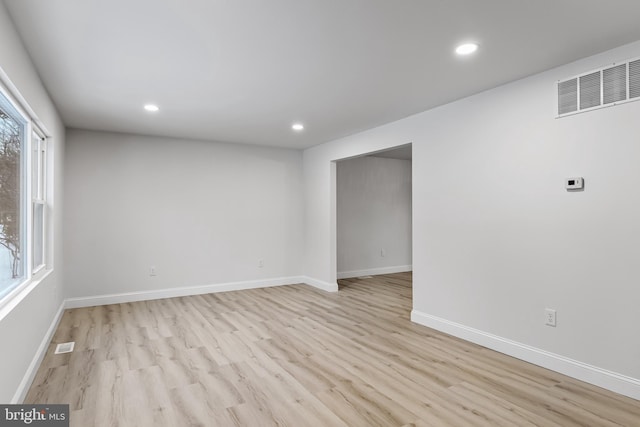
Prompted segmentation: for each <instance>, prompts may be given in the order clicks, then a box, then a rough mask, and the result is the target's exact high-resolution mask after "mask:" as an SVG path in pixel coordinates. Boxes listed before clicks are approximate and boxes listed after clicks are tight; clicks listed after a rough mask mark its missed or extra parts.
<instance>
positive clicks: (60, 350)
mask: <svg viewBox="0 0 640 427" xmlns="http://www.w3.org/2000/svg"><path fill="white" fill-rule="evenodd" d="M75 345H76V343H75V342H73V341H72V342H64V343H62V344H58V345H57V346H56V352H55V354H64V353H71V352H72V351H73V347H75Z"/></svg>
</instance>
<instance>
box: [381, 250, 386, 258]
mask: <svg viewBox="0 0 640 427" xmlns="http://www.w3.org/2000/svg"><path fill="white" fill-rule="evenodd" d="M380 256H381V257H382V258H384V257H385V256H387V252H386V251H385V250H384V249H380Z"/></svg>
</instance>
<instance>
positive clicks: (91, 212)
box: [65, 111, 303, 298]
mask: <svg viewBox="0 0 640 427" xmlns="http://www.w3.org/2000/svg"><path fill="white" fill-rule="evenodd" d="M140 114H141V115H143V114H144V112H143V111H141V113H140ZM157 118H158V119H161V117H160V116H158V117H157ZM141 119H142V118H141ZM67 132H68V134H67V151H66V153H67V158H66V177H65V178H66V181H65V184H66V189H65V196H66V204H67V207H68V209H67V212H68V214H67V215H66V219H65V221H66V222H65V224H66V227H67V228H66V230H67V232H66V233H65V253H66V260H67V262H66V264H65V267H66V268H65V274H66V278H67V284H68V289H69V292H68V297H69V298H81V297H96V296H101V295H110V296H113V295H119V294H129V293H136V292H138V293H140V292H143V293H144V292H149V291H153V292H156V291H161V290H171V292H175V288H181V287H184V288H191V287H197V286H208V285H217V284H225V285H226V284H229V283H237V282H252V281H260V280H266V279H274V278H288V277H291V276H299V275H300V274H301V273H302V258H301V254H302V251H303V222H302V221H303V214H302V209H303V198H302V153H301V152H300V151H299V150H286V149H275V148H260V147H254V146H249V145H238V144H222V143H215V142H203V141H190V140H175V139H167V138H157V137H144V136H134V135H125V134H115V133H102V132H91V131H83V130H72V129H70V130H68V131H67ZM260 260H263V266H262V267H260V266H259V261H260ZM152 266H153V267H155V269H156V275H155V276H151V275H150V268H151V267H152Z"/></svg>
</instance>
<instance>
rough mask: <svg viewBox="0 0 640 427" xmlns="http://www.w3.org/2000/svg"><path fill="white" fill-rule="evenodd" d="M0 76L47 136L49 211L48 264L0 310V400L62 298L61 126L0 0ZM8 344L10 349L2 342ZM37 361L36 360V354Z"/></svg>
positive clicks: (24, 372) (10, 393) (21, 384)
mask: <svg viewBox="0 0 640 427" xmlns="http://www.w3.org/2000/svg"><path fill="white" fill-rule="evenodd" d="M0 70H1V71H0V78H2V80H3V83H4V84H5V85H9V86H11V87H10V89H11V90H12V91H13V92H14V95H15V96H18V97H19V98H22V100H24V101H26V103H27V104H28V105H27V107H28V108H29V109H30V110H31V112H32V113H33V114H35V115H36V116H37V118H38V119H39V121H40V124H41V125H42V126H43V127H44V128H45V129H46V131H47V133H48V136H50V137H51V138H52V139H51V143H52V145H51V146H50V147H49V148H50V151H49V156H50V159H49V160H50V162H51V163H50V164H52V165H53V168H50V172H52V175H51V176H50V182H52V183H53V185H52V186H51V187H50V188H49V190H50V193H49V201H50V203H51V206H52V207H53V209H54V216H53V217H52V218H50V221H49V223H48V226H49V230H50V241H49V243H50V245H49V259H48V263H49V265H50V266H51V265H53V267H54V270H53V271H52V272H51V273H50V274H49V275H48V276H47V277H46V278H45V279H44V280H42V281H41V282H40V283H38V284H37V286H35V288H33V289H32V290H31V291H30V292H29V293H28V294H26V293H25V294H23V295H21V296H20V297H18V298H17V299H16V300H14V301H13V304H11V306H8V307H5V308H3V310H1V311H0V342H1V343H3V344H2V350H0V402H5V403H8V402H11V401H14V400H16V399H21V398H22V395H21V392H23V391H26V388H27V387H28V386H29V385H30V383H29V382H28V381H29V380H30V378H31V377H30V374H32V373H35V372H33V370H32V368H33V369H37V367H38V366H37V364H36V363H34V357H37V356H38V355H39V354H38V349H39V346H40V345H41V344H43V341H44V344H47V342H46V339H47V338H48V337H47V332H48V331H49V328H50V327H51V325H52V322H54V320H55V318H56V314H57V313H58V310H59V308H60V307H61V303H62V299H63V292H64V290H63V280H62V270H63V269H62V264H63V257H62V216H63V212H62V187H63V185H62V184H63V183H62V177H63V174H62V172H63V159H64V147H65V144H64V141H65V130H64V126H63V124H62V122H61V121H60V118H59V116H58V113H57V112H56V109H55V107H54V105H53V103H52V102H51V100H50V98H49V96H48V95H47V92H46V91H45V89H44V87H43V86H42V83H41V82H40V78H39V77H38V74H37V72H36V70H35V68H34V67H33V65H32V63H31V60H30V59H29V56H28V55H27V54H26V53H25V50H24V47H23V46H22V43H21V41H20V39H19V37H18V35H17V33H16V31H15V29H14V27H13V23H12V22H11V20H10V19H9V16H8V14H7V11H6V9H5V6H4V3H2V2H0ZM9 345H11V349H9V348H8V346H9ZM36 362H37V360H36Z"/></svg>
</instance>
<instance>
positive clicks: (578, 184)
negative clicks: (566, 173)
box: [564, 177, 584, 190]
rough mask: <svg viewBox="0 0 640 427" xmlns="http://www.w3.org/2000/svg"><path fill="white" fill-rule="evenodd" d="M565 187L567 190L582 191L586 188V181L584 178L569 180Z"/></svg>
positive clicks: (566, 181)
mask: <svg viewBox="0 0 640 427" xmlns="http://www.w3.org/2000/svg"><path fill="white" fill-rule="evenodd" d="M564 187H565V188H566V189H567V190H582V189H583V188H584V179H582V177H575V178H567V179H566V180H565V183H564Z"/></svg>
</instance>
